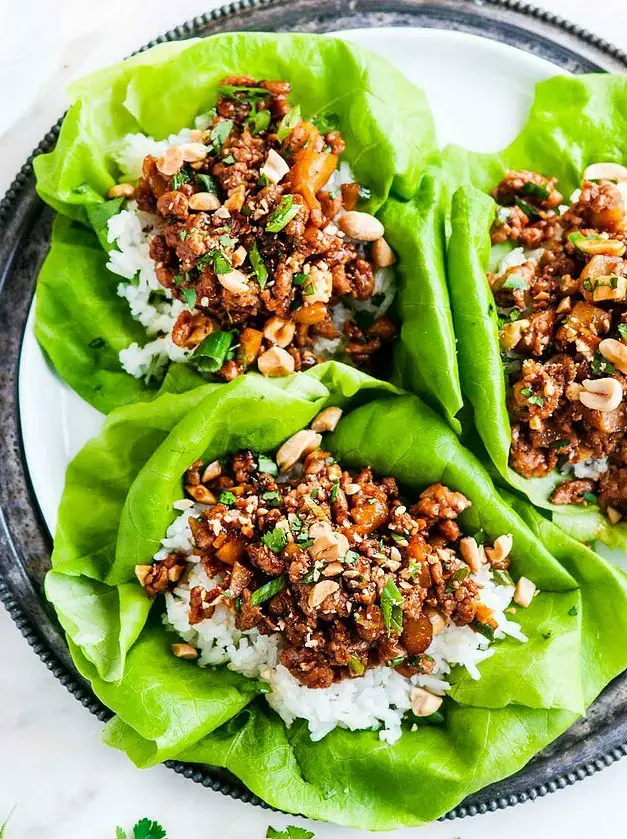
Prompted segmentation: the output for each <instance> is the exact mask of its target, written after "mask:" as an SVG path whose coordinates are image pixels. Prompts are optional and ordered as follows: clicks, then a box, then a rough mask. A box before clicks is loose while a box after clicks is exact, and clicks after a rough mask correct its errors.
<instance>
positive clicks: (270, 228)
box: [266, 195, 300, 233]
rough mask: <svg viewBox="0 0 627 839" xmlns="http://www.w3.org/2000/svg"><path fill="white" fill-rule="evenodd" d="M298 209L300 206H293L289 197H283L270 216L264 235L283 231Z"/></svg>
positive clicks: (291, 198)
mask: <svg viewBox="0 0 627 839" xmlns="http://www.w3.org/2000/svg"><path fill="white" fill-rule="evenodd" d="M299 209H300V204H295V203H294V199H293V197H292V196H291V195H284V196H283V198H281V200H280V201H279V205H278V207H277V208H276V210H274V212H272V213H271V214H270V218H269V219H268V223H267V224H266V233H278V232H279V231H280V230H283V228H284V227H285V225H286V224H289V222H290V221H291V220H292V219H293V218H294V216H296V215H298V212H299Z"/></svg>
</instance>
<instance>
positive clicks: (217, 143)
mask: <svg viewBox="0 0 627 839" xmlns="http://www.w3.org/2000/svg"><path fill="white" fill-rule="evenodd" d="M232 128H233V120H232V119H223V120H220V122H217V123H216V124H215V125H214V126H213V128H212V129H211V134H210V135H209V136H210V138H211V145H212V146H213V149H214V151H215V152H216V153H218V152H220V151H222V146H223V145H224V144H225V143H226V139H227V137H228V136H229V134H230V133H231V129H232Z"/></svg>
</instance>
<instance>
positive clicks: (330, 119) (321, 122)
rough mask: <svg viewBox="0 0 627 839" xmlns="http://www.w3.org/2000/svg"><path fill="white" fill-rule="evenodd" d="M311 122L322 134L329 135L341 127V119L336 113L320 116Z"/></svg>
mask: <svg viewBox="0 0 627 839" xmlns="http://www.w3.org/2000/svg"><path fill="white" fill-rule="evenodd" d="M311 121H312V122H313V124H314V125H315V126H316V128H317V129H318V131H319V132H320V133H321V134H328V133H329V131H335V130H336V129H337V127H338V125H339V117H338V115H337V114H334V113H327V114H325V113H322V114H318V116H315V117H314V118H313V119H312V120H311Z"/></svg>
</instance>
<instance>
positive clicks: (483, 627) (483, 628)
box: [470, 619, 494, 641]
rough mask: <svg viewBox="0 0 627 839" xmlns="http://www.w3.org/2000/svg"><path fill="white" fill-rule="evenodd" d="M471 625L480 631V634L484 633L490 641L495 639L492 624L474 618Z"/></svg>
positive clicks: (476, 630)
mask: <svg viewBox="0 0 627 839" xmlns="http://www.w3.org/2000/svg"><path fill="white" fill-rule="evenodd" d="M470 626H471V627H472V628H473V629H474V630H475V632H478V633H479V634H480V635H483V636H484V637H485V638H487V639H488V641H494V630H493V629H492V627H491V626H489V624H487V623H481V621H478V620H476V619H475V620H474V621H473V622H472V623H471V624H470Z"/></svg>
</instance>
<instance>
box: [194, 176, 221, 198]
mask: <svg viewBox="0 0 627 839" xmlns="http://www.w3.org/2000/svg"><path fill="white" fill-rule="evenodd" d="M196 183H198V184H200V186H202V187H204V191H205V192H210V193H211V194H212V195H217V194H218V185H217V183H216V182H215V181H214V179H213V178H212V177H211V175H207V174H205V173H204V172H203V173H202V174H201V173H198V174H197V175H196Z"/></svg>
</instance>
